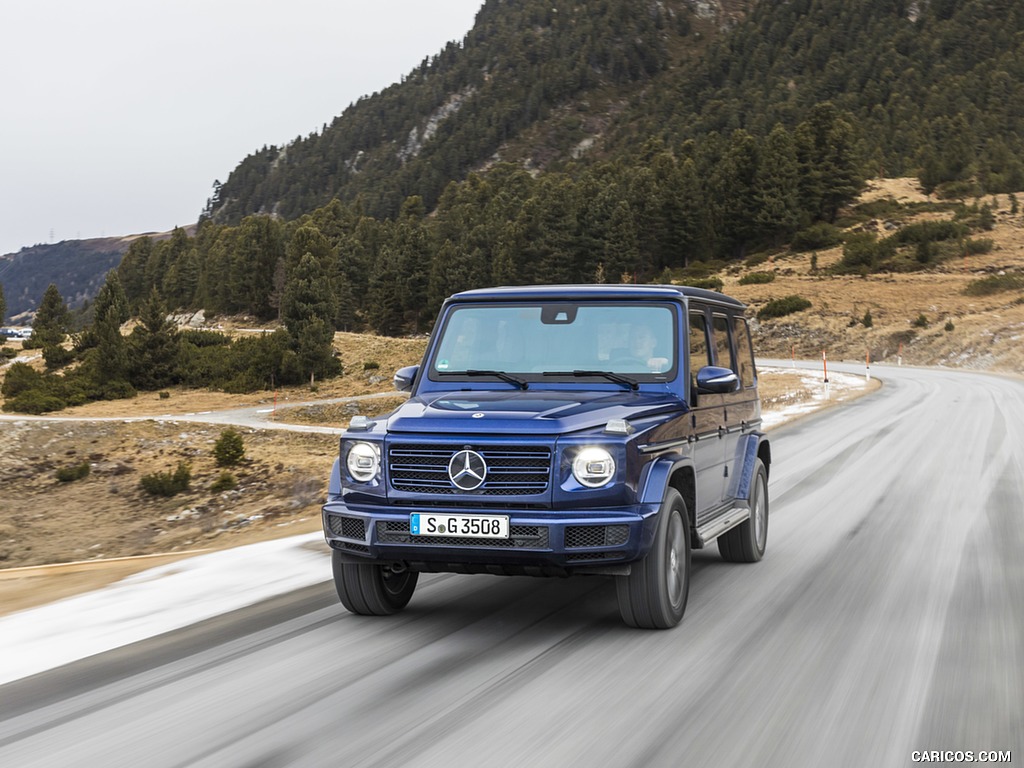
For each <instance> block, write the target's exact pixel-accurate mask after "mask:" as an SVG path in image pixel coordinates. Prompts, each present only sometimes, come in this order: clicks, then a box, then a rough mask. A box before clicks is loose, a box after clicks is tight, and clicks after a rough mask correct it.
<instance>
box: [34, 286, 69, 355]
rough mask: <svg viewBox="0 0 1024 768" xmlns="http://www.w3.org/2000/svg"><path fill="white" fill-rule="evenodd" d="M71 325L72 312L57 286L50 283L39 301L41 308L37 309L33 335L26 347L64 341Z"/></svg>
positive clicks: (43, 345) (37, 346)
mask: <svg viewBox="0 0 1024 768" xmlns="http://www.w3.org/2000/svg"><path fill="white" fill-rule="evenodd" d="M70 326H71V313H70V312H69V311H68V305H67V304H66V303H65V302H64V299H63V298H62V297H61V295H60V291H59V290H57V286H56V285H54V284H53V283H50V285H49V286H47V288H46V291H45V292H44V293H43V298H42V301H40V302H39V309H38V310H36V317H35V320H34V321H33V323H32V335H31V336H30V337H29V338H28V344H26V347H33V348H39V347H48V346H50V345H57V344H61V343H63V342H64V339H65V338H66V337H67V335H68V329H69V328H70Z"/></svg>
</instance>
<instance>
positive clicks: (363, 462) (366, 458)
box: [345, 443, 380, 483]
mask: <svg viewBox="0 0 1024 768" xmlns="http://www.w3.org/2000/svg"><path fill="white" fill-rule="evenodd" d="M345 464H346V466H348V473H349V474H350V475H351V476H352V478H353V479H354V480H358V481H359V482H360V483H368V482H370V481H371V480H373V479H374V478H375V477H377V472H378V471H380V450H379V449H378V448H377V446H376V445H373V444H372V443H353V445H352V447H351V448H349V449H348V457H347V458H346V459H345Z"/></svg>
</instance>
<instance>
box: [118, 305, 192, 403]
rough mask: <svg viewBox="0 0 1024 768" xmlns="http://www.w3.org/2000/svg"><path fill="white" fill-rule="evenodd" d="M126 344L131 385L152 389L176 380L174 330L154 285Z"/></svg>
mask: <svg viewBox="0 0 1024 768" xmlns="http://www.w3.org/2000/svg"><path fill="white" fill-rule="evenodd" d="M111 339H113V337H112V336H111ZM129 347H130V350H131V361H130V364H129V374H130V378H131V383H132V384H133V385H134V386H136V387H138V388H139V389H143V390H153V389H160V388H162V387H166V386H169V385H171V384H174V383H175V382H176V377H177V372H176V369H177V364H178V349H179V339H178V330H177V328H175V326H174V324H173V323H172V322H171V321H170V320H168V319H167V307H166V305H165V304H164V302H163V300H162V299H161V298H160V295H159V294H158V293H157V291H156V289H155V288H154V289H153V290H152V291H151V292H150V295H149V299H148V300H147V301H146V304H145V306H144V307H143V309H142V315H141V316H140V318H139V325H138V326H136V328H135V330H134V331H132V335H131V337H130V338H129Z"/></svg>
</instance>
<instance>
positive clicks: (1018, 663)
mask: <svg viewBox="0 0 1024 768" xmlns="http://www.w3.org/2000/svg"><path fill="white" fill-rule="evenodd" d="M835 368H837V369H838V368H841V367H840V366H835ZM872 372H873V374H874V375H876V376H878V377H880V378H882V379H883V381H884V386H883V387H882V389H881V390H879V392H877V393H875V394H873V395H870V396H868V397H865V398H862V399H860V400H857V401H855V402H853V403H849V404H845V405H843V406H841V407H837V408H833V409H829V410H826V411H823V412H821V413H819V414H817V415H814V416H811V417H808V418H805V419H802V420H800V421H798V422H796V423H794V424H791V425H789V426H786V427H782V428H780V429H779V430H777V431H775V432H773V433H772V442H773V456H774V464H773V466H772V472H771V478H770V483H769V491H770V497H771V508H770V523H769V534H768V551H767V554H766V556H765V559H764V560H763V561H762V562H761V563H758V564H754V565H729V564H726V563H724V562H722V561H721V560H720V558H719V557H718V554H717V550H716V549H714V548H712V549H710V550H704V551H699V552H695V553H694V561H693V564H694V568H693V579H692V587H691V592H690V602H689V605H688V607H687V613H686V617H685V618H684V620H683V623H682V624H681V625H680V626H679V627H677V628H676V629H674V630H669V631H662V632H658V631H646V632H645V631H638V630H630V629H627V628H626V627H624V626H622V625H621V623H620V621H619V618H618V613H617V609H616V604H615V591H614V585H613V584H612V582H611V581H610V580H607V579H604V578H600V577H591V578H578V579H569V580H541V579H530V578H525V577H524V578H501V577H490V576H455V575H447V574H441V575H429V576H423V577H421V579H420V587H419V588H418V590H417V593H416V594H415V596H414V597H413V600H412V602H411V604H410V606H409V608H408V609H407V610H406V611H405V612H403V613H401V614H399V615H396V616H394V617H388V618H364V617H356V616H351V615H348V614H346V613H345V612H344V611H343V609H342V608H341V607H340V606H339V605H338V604H337V601H336V598H335V597H334V595H333V593H332V589H331V586H330V585H329V584H324V585H319V586H314V587H310V588H307V589H305V590H302V591H300V592H295V593H292V594H290V595H287V596H284V597H281V598H277V599H274V600H271V601H268V602H265V603H262V604H260V605H258V606H255V607H253V608H250V609H245V610H242V611H238V612H235V613H232V614H227V615H225V616H222V617H219V618H217V619H212V620H210V621H207V622H204V623H203V624H200V625H196V626H194V627H191V628H188V629H185V630H181V631H178V632H174V633H171V634H168V635H164V636H161V637H159V638H155V639H153V640H149V641H144V642H141V643H137V644H135V645H132V646H129V647H127V648H124V649H121V650H119V651H112V652H110V653H106V654H102V655H100V656H97V657H93V658H91V659H86V660H83V661H81V662H76V663H74V664H70V665H68V666H66V667H63V668H60V669H56V670H53V671H51V672H47V673H43V674H40V675H36V676H34V677H31V678H26V679H24V680H21V681H17V682H14V683H10V684H8V685H6V686H2V687H0V765H4V766H17V767H18V768H26V767H28V766H47V767H48V768H49V767H52V766H99V765H102V766H120V765H124V766H138V765H145V766H147V767H150V766H216V767H217V768H225V767H228V766H239V767H242V766H246V767H253V768H255V767H256V766H260V767H266V768H270V767H272V766H286V765H300V766H327V765H338V766H346V768H353V767H354V766H371V765H401V766H439V767H440V766H446V767H447V766H462V765H474V766H476V765H480V766H504V765H509V766H512V765H514V766H637V768H640V767H641V766H662V765H664V766H676V765H685V766H751V767H753V766H758V767H761V766H779V767H786V768H788V767H789V766H826V765H827V766H898V765H909V764H911V761H912V757H913V755H914V753H915V752H918V751H932V750H960V751H972V752H974V753H975V754H977V753H980V752H982V751H985V752H987V751H989V750H994V751H1001V752H1003V753H1004V754H1005V753H1006V752H1010V753H1011V754H1012V758H1013V759H1014V762H1021V761H1022V760H1024V556H1022V555H1024V384H1022V383H1021V382H1020V381H1019V380H1014V379H1010V378H1001V377H995V376H986V375H980V374H970V373H957V372H951V371H942V370H920V369H910V368H877V367H876V368H875V369H873V371H872Z"/></svg>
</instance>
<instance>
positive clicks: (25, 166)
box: [0, 0, 483, 254]
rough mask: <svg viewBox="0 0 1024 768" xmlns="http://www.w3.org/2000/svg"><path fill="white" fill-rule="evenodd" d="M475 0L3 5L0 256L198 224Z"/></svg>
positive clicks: (456, 27)
mask: <svg viewBox="0 0 1024 768" xmlns="http://www.w3.org/2000/svg"><path fill="white" fill-rule="evenodd" d="M481 5H483V0H440V2H427V0H289V2H268V0H3V2H2V4H0V254H5V253H11V252H14V251H17V250H18V249H20V248H21V247H22V246H26V245H34V244H37V243H49V242H59V241H60V240H70V239H79V238H90V237H109V236H113V235H124V234H133V233H137V232H148V231H163V230H168V229H171V228H172V227H175V226H178V225H181V226H184V225H186V224H190V223H193V222H195V221H196V219H197V218H198V216H199V213H200V211H201V210H202V208H203V206H204V205H205V203H206V199H207V198H208V197H209V196H210V193H211V190H212V186H213V181H214V179H219V180H221V181H224V180H225V179H226V178H227V176H228V174H229V173H230V172H231V171H232V170H233V169H234V167H235V166H236V165H237V164H238V162H239V161H241V160H242V159H243V158H244V157H245V156H246V155H248V154H249V153H251V152H253V151H255V150H257V149H259V148H260V147H262V146H264V145H269V144H277V145H281V144H284V143H287V142H289V141H291V140H292V139H294V138H295V137H296V136H299V135H303V136H305V135H307V134H309V133H311V132H313V131H319V130H320V129H321V128H322V126H323V124H324V123H330V122H331V120H332V119H333V118H334V117H335V116H337V115H339V114H341V112H342V111H344V109H345V108H346V107H347V106H348V105H349V104H351V103H352V102H354V101H355V100H356V99H358V98H359V97H360V96H364V95H369V94H371V93H373V92H374V91H379V90H381V89H383V88H386V87H387V86H388V85H390V84H392V83H394V82H397V81H398V80H399V79H400V78H401V77H402V75H404V74H407V73H408V72H409V71H411V70H412V69H413V67H415V66H417V65H418V64H419V63H420V62H421V61H422V60H423V58H424V57H426V56H432V55H433V54H435V53H437V52H438V51H440V50H441V48H443V47H444V45H445V44H446V43H447V42H448V41H449V40H458V41H461V40H462V38H463V36H464V35H465V34H466V33H467V32H468V31H469V30H470V28H471V27H472V25H473V18H474V16H475V15H476V12H477V10H479V8H480V6H481Z"/></svg>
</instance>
